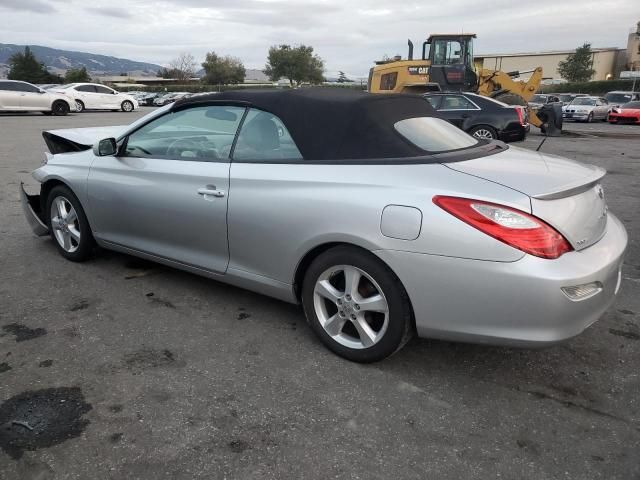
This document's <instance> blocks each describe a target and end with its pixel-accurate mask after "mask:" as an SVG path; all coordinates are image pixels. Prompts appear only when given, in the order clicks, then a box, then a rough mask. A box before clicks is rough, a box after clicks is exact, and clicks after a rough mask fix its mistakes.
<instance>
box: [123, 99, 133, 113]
mask: <svg viewBox="0 0 640 480" xmlns="http://www.w3.org/2000/svg"><path fill="white" fill-rule="evenodd" d="M122 111H123V112H133V103H131V102H130V101H129V100H125V101H124V102H122Z"/></svg>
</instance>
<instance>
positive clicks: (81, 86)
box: [75, 85, 96, 93]
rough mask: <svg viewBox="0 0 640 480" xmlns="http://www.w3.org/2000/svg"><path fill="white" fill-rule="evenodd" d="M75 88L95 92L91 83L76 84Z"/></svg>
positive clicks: (79, 90)
mask: <svg viewBox="0 0 640 480" xmlns="http://www.w3.org/2000/svg"><path fill="white" fill-rule="evenodd" d="M75 89H76V90H77V91H78V92H87V93H96V88H95V87H94V86H93V85H78V86H77V87H75Z"/></svg>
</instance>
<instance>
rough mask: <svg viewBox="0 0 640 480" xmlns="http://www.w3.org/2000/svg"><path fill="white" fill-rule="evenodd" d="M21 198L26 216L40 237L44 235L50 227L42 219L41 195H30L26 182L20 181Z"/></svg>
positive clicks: (32, 228)
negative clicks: (25, 187)
mask: <svg viewBox="0 0 640 480" xmlns="http://www.w3.org/2000/svg"><path fill="white" fill-rule="evenodd" d="M20 200H21V202H22V211H23V212H24V216H25V217H26V219H27V222H28V223H29V226H30V227H31V230H33V233H35V234H36V235H37V236H38V237H43V236H45V235H47V234H48V233H49V227H47V224H46V223H44V222H43V221H42V207H41V205H40V195H29V194H28V193H27V192H26V191H25V189H24V182H20Z"/></svg>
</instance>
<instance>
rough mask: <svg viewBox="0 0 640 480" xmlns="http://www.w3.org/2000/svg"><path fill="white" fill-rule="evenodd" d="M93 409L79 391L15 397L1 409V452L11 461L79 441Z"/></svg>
mask: <svg viewBox="0 0 640 480" xmlns="http://www.w3.org/2000/svg"><path fill="white" fill-rule="evenodd" d="M91 409H92V406H91V405H90V404H89V403H87V402H86V401H85V398H84V395H83V394H82V391H81V390H80V388H78V387H60V388H46V389H43V390H35V391H27V392H23V393H20V394H18V395H15V396H13V397H11V398H9V399H8V400H6V401H5V402H4V403H2V404H1V405H0V448H1V449H2V450H4V452H5V453H6V454H7V455H9V456H10V457H11V458H13V459H16V460H18V459H20V458H21V457H22V455H23V453H24V451H25V450H30V451H33V450H38V449H40V448H48V447H51V446H53V445H57V444H59V443H62V442H64V441H66V440H69V439H70V438H74V437H78V436H79V435H80V434H81V433H82V432H83V431H84V429H85V428H86V427H87V425H89V420H85V419H83V418H82V416H83V415H84V414H85V413H87V412H88V411H89V410H91Z"/></svg>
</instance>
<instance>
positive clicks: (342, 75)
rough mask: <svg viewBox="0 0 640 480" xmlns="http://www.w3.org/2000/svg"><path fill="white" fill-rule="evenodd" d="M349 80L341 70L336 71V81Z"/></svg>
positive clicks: (344, 81)
mask: <svg viewBox="0 0 640 480" xmlns="http://www.w3.org/2000/svg"><path fill="white" fill-rule="evenodd" d="M350 81H351V80H349V79H348V78H347V75H346V74H345V73H344V72H343V71H342V70H340V71H339V72H338V83H346V82H350Z"/></svg>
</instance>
